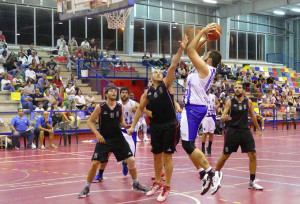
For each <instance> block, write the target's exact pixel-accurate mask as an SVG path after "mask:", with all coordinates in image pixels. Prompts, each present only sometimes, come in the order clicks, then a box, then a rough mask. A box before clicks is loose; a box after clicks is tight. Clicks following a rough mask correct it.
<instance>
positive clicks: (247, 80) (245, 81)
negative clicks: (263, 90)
mask: <svg viewBox="0 0 300 204" xmlns="http://www.w3.org/2000/svg"><path fill="white" fill-rule="evenodd" d="M251 82H252V79H251V75H250V73H247V74H246V76H244V78H243V85H244V86H245V87H246V88H248V87H249V86H250V84H251Z"/></svg>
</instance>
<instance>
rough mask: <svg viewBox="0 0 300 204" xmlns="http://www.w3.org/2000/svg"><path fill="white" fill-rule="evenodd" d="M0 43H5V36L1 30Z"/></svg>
mask: <svg viewBox="0 0 300 204" xmlns="http://www.w3.org/2000/svg"><path fill="white" fill-rule="evenodd" d="M0 42H2V43H6V39H5V36H4V35H3V33H2V30H0Z"/></svg>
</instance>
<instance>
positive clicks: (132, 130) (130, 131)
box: [127, 127, 134, 135]
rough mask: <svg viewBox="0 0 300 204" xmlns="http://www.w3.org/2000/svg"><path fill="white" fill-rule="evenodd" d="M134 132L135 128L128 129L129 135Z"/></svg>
mask: <svg viewBox="0 0 300 204" xmlns="http://www.w3.org/2000/svg"><path fill="white" fill-rule="evenodd" d="M133 132H134V128H133V127H130V128H129V129H127V134H128V135H132V133H133Z"/></svg>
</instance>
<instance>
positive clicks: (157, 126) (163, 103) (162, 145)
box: [128, 35, 188, 202]
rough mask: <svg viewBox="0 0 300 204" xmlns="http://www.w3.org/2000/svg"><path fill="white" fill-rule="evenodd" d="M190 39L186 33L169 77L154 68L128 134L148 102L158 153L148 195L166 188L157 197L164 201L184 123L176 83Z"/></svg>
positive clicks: (153, 148)
mask: <svg viewBox="0 0 300 204" xmlns="http://www.w3.org/2000/svg"><path fill="white" fill-rule="evenodd" d="M187 43H188V39H187V36H186V35H184V38H183V40H182V42H180V48H179V49H178V51H177V54H176V55H175V57H174V58H173V60H172V64H171V66H170V68H169V69H168V72H167V76H166V77H165V78H163V74H162V72H161V70H158V69H156V70H155V71H154V72H153V74H152V81H153V86H151V87H150V88H149V89H148V91H147V92H145V93H144V94H143V95H142V97H141V100H140V105H139V107H138V109H137V111H136V113H135V116H134V121H133V123H132V125H131V127H130V129H128V134H131V133H132V132H133V131H134V127H135V125H136V124H137V122H138V120H139V118H140V116H141V114H142V112H143V110H144V108H145V107H146V106H147V109H148V110H150V111H152V117H150V134H151V146H152V150H151V152H152V153H153V157H154V170H155V182H154V183H153V185H152V188H151V190H150V191H149V192H148V193H147V194H146V195H147V196H151V195H154V194H155V193H157V191H158V190H160V189H163V190H162V192H161V193H160V194H159V196H158V197H157V200H158V201H161V202H162V201H165V200H166V199H167V197H168V195H169V193H170V184H171V176H172V172H173V159H172V154H173V153H174V151H175V150H176V145H177V144H178V142H179V137H180V126H179V124H178V122H177V120H176V114H175V105H174V96H173V88H172V86H173V82H174V79H175V70H176V68H177V65H178V63H179V60H180V58H181V55H182V52H183V51H184V49H185V47H186V44H187ZM163 166H164V168H165V176H166V180H165V183H164V185H163V183H162V182H161V173H162V169H163Z"/></svg>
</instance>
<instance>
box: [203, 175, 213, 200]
mask: <svg viewBox="0 0 300 204" xmlns="http://www.w3.org/2000/svg"><path fill="white" fill-rule="evenodd" d="M210 186H211V178H210V177H209V176H208V174H205V176H204V177H203V179H202V190H201V195H204V194H205V193H207V191H208V190H209V188H210Z"/></svg>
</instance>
